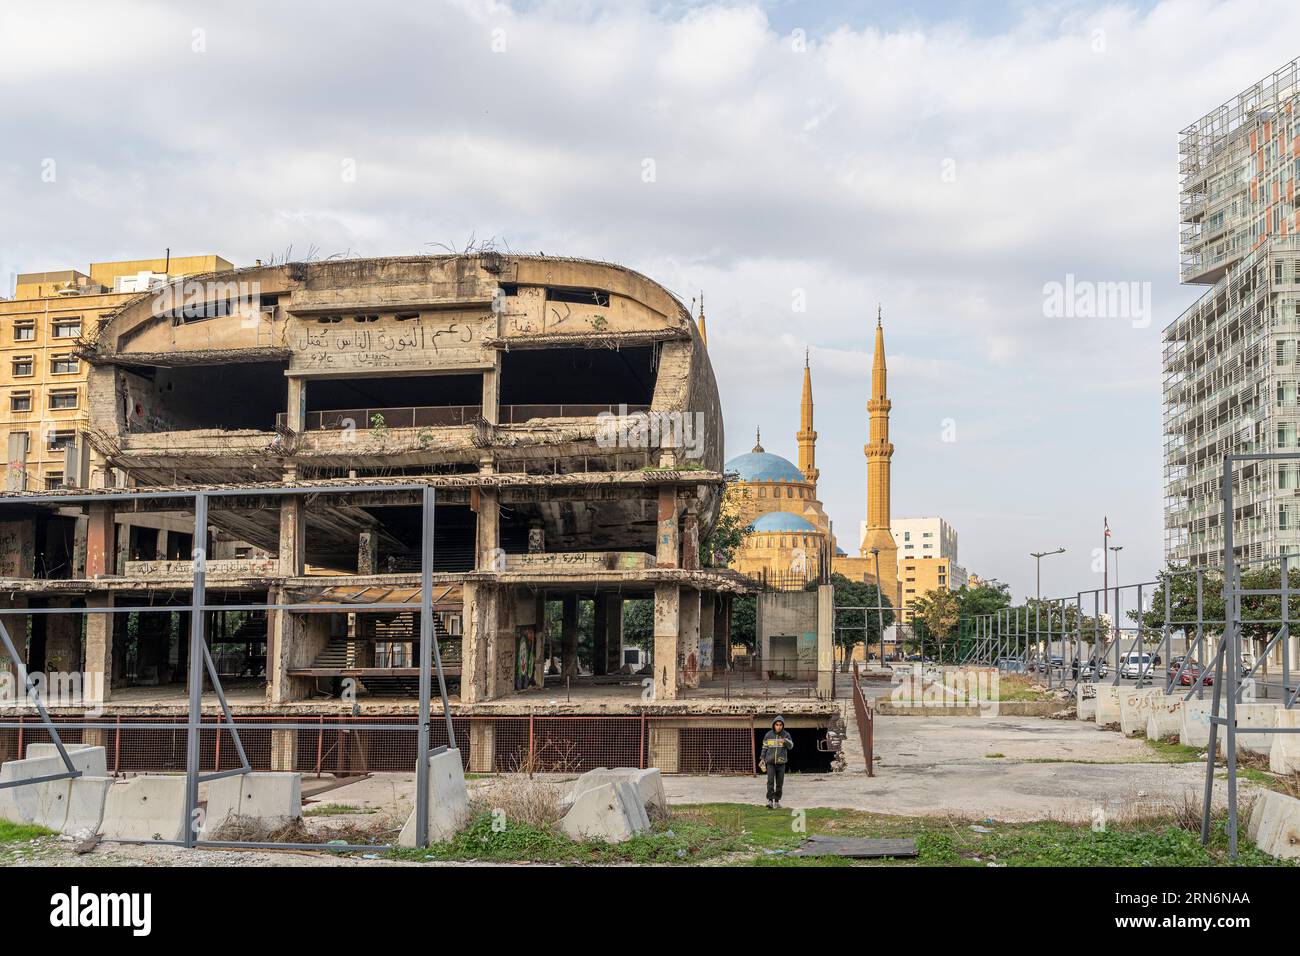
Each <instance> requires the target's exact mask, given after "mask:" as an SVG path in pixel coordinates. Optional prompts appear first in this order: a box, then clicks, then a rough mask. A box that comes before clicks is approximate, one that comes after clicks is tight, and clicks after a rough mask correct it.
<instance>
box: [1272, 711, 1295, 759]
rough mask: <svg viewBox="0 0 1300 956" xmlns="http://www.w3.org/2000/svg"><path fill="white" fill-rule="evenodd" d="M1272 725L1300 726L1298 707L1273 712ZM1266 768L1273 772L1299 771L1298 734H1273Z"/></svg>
mask: <svg viewBox="0 0 1300 956" xmlns="http://www.w3.org/2000/svg"><path fill="white" fill-rule="evenodd" d="M1273 726H1274V727H1300V709H1292V710H1284V709H1283V708H1281V707H1279V708H1278V709H1277V710H1275V711H1274V712H1273ZM1272 736H1273V740H1272V743H1271V745H1270V746H1269V750H1268V769H1269V770H1272V771H1273V772H1274V773H1300V734H1273V735H1272Z"/></svg>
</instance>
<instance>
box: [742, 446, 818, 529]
mask: <svg viewBox="0 0 1300 956" xmlns="http://www.w3.org/2000/svg"><path fill="white" fill-rule="evenodd" d="M772 457H773V458H775V457H776V456H775V455H773V456H772ZM782 460H783V461H784V459H782ZM786 464H789V462H786ZM754 530H755V531H776V532H779V531H800V532H806V531H811V532H813V533H816V532H817V528H816V526H815V525H813V524H812V522H810V521H808V520H807V519H805V518H800V517H799V516H798V515H796V514H791V513H790V512H788V511H769V512H768V513H767V514H765V515H760V516H759V517H758V518H755V519H754Z"/></svg>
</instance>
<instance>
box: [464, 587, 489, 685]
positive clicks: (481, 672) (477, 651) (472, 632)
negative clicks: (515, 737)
mask: <svg viewBox="0 0 1300 956" xmlns="http://www.w3.org/2000/svg"><path fill="white" fill-rule="evenodd" d="M464 596H465V597H464V600H465V609H464V612H463V614H464V620H463V622H462V628H461V632H462V636H461V654H460V657H461V661H460V699H461V702H462V703H466V704H474V703H478V702H479V701H484V700H489V699H490V698H491V695H492V674H493V671H494V669H495V661H494V659H493V657H494V650H495V644H496V627H497V597H498V596H497V589H496V588H495V587H492V586H491V585H486V584H479V583H477V582H468V581H467V582H465V584H464Z"/></svg>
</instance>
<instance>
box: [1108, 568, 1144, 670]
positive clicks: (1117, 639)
mask: <svg viewBox="0 0 1300 956" xmlns="http://www.w3.org/2000/svg"><path fill="white" fill-rule="evenodd" d="M1110 550H1111V551H1114V552H1115V617H1114V618H1113V619H1112V621H1111V624H1112V625H1113V626H1114V628H1115V655H1116V656H1115V679H1116V681H1118V680H1119V652H1120V644H1121V643H1122V640H1123V639H1122V637H1121V635H1120V630H1119V589H1120V584H1119V553H1120V552H1121V551H1123V550H1124V545H1122V544H1115V545H1111V546H1110ZM1141 610H1142V609H1141V608H1138V612H1139V614H1140V613H1141ZM1138 633H1139V634H1141V633H1142V632H1141V630H1139V631H1138ZM1138 644H1139V646H1138V651H1139V652H1141V650H1142V647H1141V641H1139V642H1138Z"/></svg>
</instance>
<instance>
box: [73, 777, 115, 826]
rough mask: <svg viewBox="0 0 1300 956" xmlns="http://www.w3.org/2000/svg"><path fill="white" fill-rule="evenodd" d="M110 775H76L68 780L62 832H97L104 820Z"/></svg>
mask: <svg viewBox="0 0 1300 956" xmlns="http://www.w3.org/2000/svg"><path fill="white" fill-rule="evenodd" d="M112 785H113V778H112V777H77V778H76V779H75V780H69V781H68V813H67V816H66V818H65V819H64V821H63V832H64V833H71V834H75V835H78V836H90V835H92V834H95V833H98V832H99V829H100V827H101V826H102V825H103V822H104V804H105V803H106V802H107V800H108V788H109V787H111V786H112Z"/></svg>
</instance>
